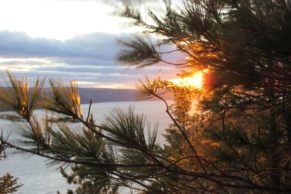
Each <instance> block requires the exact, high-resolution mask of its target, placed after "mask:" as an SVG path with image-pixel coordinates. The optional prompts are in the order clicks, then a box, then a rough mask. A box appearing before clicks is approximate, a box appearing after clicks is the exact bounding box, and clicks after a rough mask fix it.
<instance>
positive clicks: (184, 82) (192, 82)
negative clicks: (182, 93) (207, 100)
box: [171, 70, 207, 89]
mask: <svg viewBox="0 0 291 194" xmlns="http://www.w3.org/2000/svg"><path fill="white" fill-rule="evenodd" d="M206 72H207V70H203V71H198V72H196V73H194V74H192V76H188V77H183V78H177V79H174V80H171V82H172V83H173V84H175V85H178V86H184V87H193V88H196V89H202V87H203V82H204V75H205V73H206Z"/></svg>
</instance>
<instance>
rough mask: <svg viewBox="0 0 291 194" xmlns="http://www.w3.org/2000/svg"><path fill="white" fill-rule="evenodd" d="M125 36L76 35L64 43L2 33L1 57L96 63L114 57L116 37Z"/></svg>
mask: <svg viewBox="0 0 291 194" xmlns="http://www.w3.org/2000/svg"><path fill="white" fill-rule="evenodd" d="M122 36H126V35H112V34H105V33H94V34H89V35H83V36H77V37H74V38H72V39H69V40H67V41H65V42H62V41H58V40H52V39H44V38H36V39H33V38H31V37H29V36H28V35H26V34H24V33H19V32H9V31H2V32H0V42H1V44H0V56H1V57H9V58H36V57H39V58H55V59H56V60H59V61H63V62H65V61H66V59H68V60H69V61H68V62H73V61H74V60H76V62H78V60H79V61H82V62H86V63H90V62H93V63H96V62H97V61H108V60H112V59H114V57H115V55H116V53H117V52H118V48H117V46H116V38H120V37H122Z"/></svg>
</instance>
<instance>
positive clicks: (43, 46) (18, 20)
mask: <svg viewBox="0 0 291 194" xmlns="http://www.w3.org/2000/svg"><path fill="white" fill-rule="evenodd" d="M134 2H135V3H136V4H140V5H142V4H141V2H143V1H138V0H136V1H134ZM148 2H149V1H148ZM119 4H120V3H119V1H118V0H107V1H105V0H104V1H102V0H1V1H0V75H1V77H2V78H4V77H5V76H6V71H7V70H8V71H10V72H11V73H12V74H14V75H16V76H18V77H28V78H29V79H30V80H33V79H35V78H37V77H46V78H47V79H58V80H61V81H64V82H68V81H75V82H77V83H78V85H79V87H96V88H134V87H135V85H136V83H137V82H138V80H139V79H143V78H144V76H145V75H147V76H150V77H156V76H162V77H164V78H166V79H170V78H173V77H174V76H175V71H174V68H173V67H170V66H165V65H163V66H161V65H158V66H152V67H148V68H144V69H134V68H130V67H128V66H124V65H121V64H119V63H118V61H117V60H116V55H117V53H118V52H119V51H120V49H121V47H120V46H119V45H118V44H117V39H124V38H130V37H132V36H134V35H135V33H137V32H140V29H139V28H133V27H132V28H130V27H128V26H127V24H128V19H125V18H119V17H117V16H114V15H113V14H112V13H113V12H114V11H116V7H117V6H119ZM3 80H4V79H1V80H0V84H3V83H4V81H3Z"/></svg>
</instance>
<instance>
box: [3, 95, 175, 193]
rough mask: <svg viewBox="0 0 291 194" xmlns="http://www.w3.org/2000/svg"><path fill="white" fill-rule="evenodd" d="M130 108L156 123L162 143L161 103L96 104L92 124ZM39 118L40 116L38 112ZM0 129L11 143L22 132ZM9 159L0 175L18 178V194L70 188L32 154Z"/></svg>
mask: <svg viewBox="0 0 291 194" xmlns="http://www.w3.org/2000/svg"><path fill="white" fill-rule="evenodd" d="M130 106H131V107H133V108H134V110H135V112H136V113H138V114H144V115H146V117H147V119H148V121H150V122H151V124H152V126H153V125H154V124H155V123H159V131H158V133H159V135H158V140H159V141H160V142H161V141H163V137H162V135H161V134H162V132H163V129H165V128H166V127H167V126H168V125H169V124H170V120H169V118H168V117H167V115H166V113H165V106H164V105H163V103H162V102H160V101H139V102H110V103H97V104H93V105H92V113H93V114H94V118H95V121H96V122H97V123H99V122H101V121H102V120H103V118H104V114H105V113H109V112H110V111H111V110H112V109H113V108H115V107H119V108H121V109H123V110H127V109H128V108H129V107H130ZM82 107H83V110H84V113H87V112H88V105H83V106H82ZM37 114H38V115H41V112H40V111H38V112H37ZM0 126H1V129H5V130H6V132H8V131H9V132H10V133H11V134H10V138H9V140H10V141H14V140H15V139H17V138H19V136H18V135H17V133H16V132H17V131H18V130H21V129H20V128H19V126H17V125H15V123H12V122H10V121H5V120H0ZM7 155H8V157H7V158H6V159H5V160H2V161H0V175H1V176H2V175H4V174H6V173H7V172H9V173H11V174H12V175H13V176H15V177H18V178H19V180H18V182H19V183H21V184H23V186H22V187H21V188H20V189H19V190H18V192H17V193H18V194H51V193H54V194H55V193H56V192H57V191H60V192H61V193H66V191H67V189H68V188H70V187H72V185H68V184H67V183H66V180H65V179H64V178H63V177H62V176H61V174H60V173H59V171H58V169H57V167H58V166H48V165H46V164H47V163H48V160H46V159H44V158H41V157H38V156H32V155H31V154H27V153H21V152H18V151H15V150H12V149H10V150H8V151H7Z"/></svg>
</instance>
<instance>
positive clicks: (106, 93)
mask: <svg viewBox="0 0 291 194" xmlns="http://www.w3.org/2000/svg"><path fill="white" fill-rule="evenodd" d="M79 91H80V97H81V103H82V104H88V103H89V102H90V100H92V102H93V103H98V102H122V101H135V100H137V98H136V93H137V90H135V89H101V88H79Z"/></svg>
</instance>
